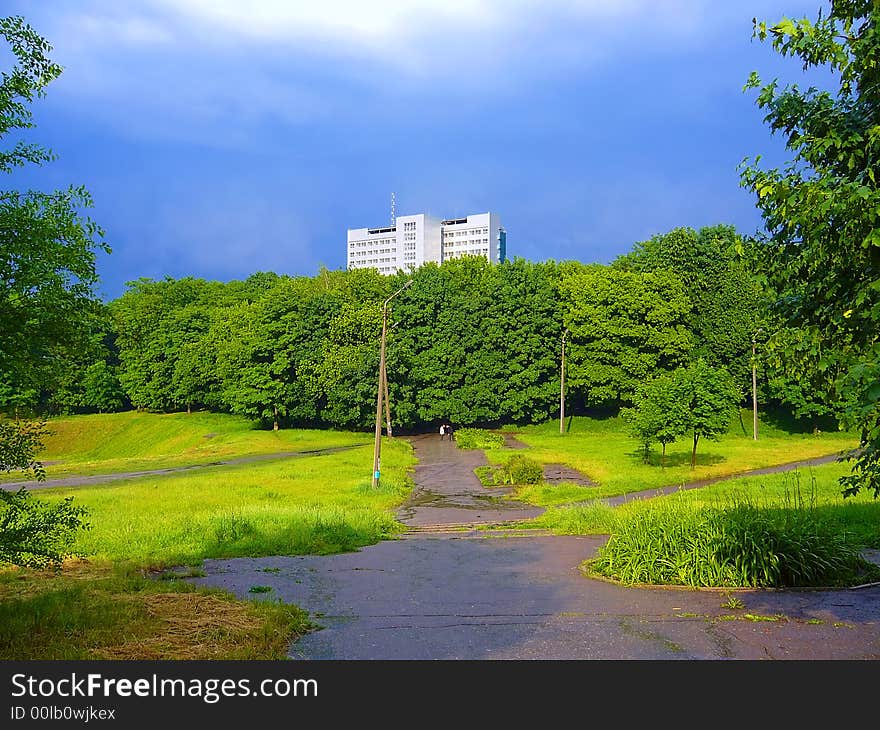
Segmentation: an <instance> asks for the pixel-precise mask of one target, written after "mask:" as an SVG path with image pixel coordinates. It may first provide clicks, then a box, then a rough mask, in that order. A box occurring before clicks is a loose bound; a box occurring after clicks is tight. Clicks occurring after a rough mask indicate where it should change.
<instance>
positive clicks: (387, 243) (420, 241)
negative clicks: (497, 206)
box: [347, 213, 507, 274]
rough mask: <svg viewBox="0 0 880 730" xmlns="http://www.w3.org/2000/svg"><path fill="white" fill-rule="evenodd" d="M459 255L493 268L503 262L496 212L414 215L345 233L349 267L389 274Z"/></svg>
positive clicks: (503, 241)
mask: <svg viewBox="0 0 880 730" xmlns="http://www.w3.org/2000/svg"><path fill="white" fill-rule="evenodd" d="M461 256H484V257H485V258H486V259H488V260H489V261H491V262H492V263H495V264H497V263H501V262H503V261H504V260H505V259H506V258H507V233H506V231H505V230H504V228H503V227H502V226H501V218H500V217H499V216H498V214H497V213H477V214H475V215H469V216H467V217H466V218H451V219H448V220H440V219H439V218H433V217H431V216H429V215H426V214H424V213H419V214H418V215H401V216H397V218H396V219H395V221H394V225H391V226H386V227H384V228H349V229H348V251H347V266H348V268H349V269H376V270H377V271H379V272H380V273H382V274H394V273H396V272H397V271H412V270H413V269H415V268H418V267H419V266H421V265H422V264H424V263H427V262H429V261H433V262H435V263H438V264H441V263H443V262H444V261H448V260H449V259H454V258H459V257H461Z"/></svg>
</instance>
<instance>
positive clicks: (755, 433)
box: [752, 327, 764, 441]
mask: <svg viewBox="0 0 880 730" xmlns="http://www.w3.org/2000/svg"><path fill="white" fill-rule="evenodd" d="M763 331H764V328H763V327H759V328H758V330H757V331H756V332H755V334H753V335H752V437H753V438H754V440H755V441H757V440H758V373H757V368H756V361H755V345H756V344H757V339H758V335H759V334H761V332H763Z"/></svg>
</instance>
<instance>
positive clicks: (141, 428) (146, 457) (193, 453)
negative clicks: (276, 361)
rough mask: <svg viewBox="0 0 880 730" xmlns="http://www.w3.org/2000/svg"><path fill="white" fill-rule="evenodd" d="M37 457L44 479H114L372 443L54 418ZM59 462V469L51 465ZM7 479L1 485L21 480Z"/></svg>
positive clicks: (145, 419) (164, 421)
mask: <svg viewBox="0 0 880 730" xmlns="http://www.w3.org/2000/svg"><path fill="white" fill-rule="evenodd" d="M48 429H49V431H50V434H49V436H48V437H47V438H46V440H45V449H44V450H43V451H42V452H41V453H40V454H39V455H38V458H40V459H41V460H43V461H46V462H49V463H48V464H47V465H46V474H47V476H48V477H50V478H51V477H63V476H70V475H88V474H112V473H118V472H122V471H144V470H149V469H162V468H166V467H173V466H185V465H190V464H208V463H211V462H214V461H218V460H225V459H230V458H235V457H240V456H255V455H261V454H273V453H281V452H289V451H311V450H314V449H324V448H335V447H339V446H354V445H361V444H369V443H372V436H371V435H370V434H366V433H356V432H351V431H331V430H316V429H281V430H279V431H267V430H263V429H259V428H257V427H256V425H255V424H254V423H252V422H250V421H248V420H247V419H244V418H240V417H238V416H232V415H228V414H222V413H206V412H195V413H191V414H186V413H167V414H164V413H139V412H136V411H128V412H125V413H110V414H102V415H88V416H69V417H64V418H53V419H50V420H49V422H48ZM52 462H58V463H52ZM20 478H21V475H20V473H19V474H16V473H14V472H13V473H11V474H8V475H5V476H4V479H5V480H16V479H20Z"/></svg>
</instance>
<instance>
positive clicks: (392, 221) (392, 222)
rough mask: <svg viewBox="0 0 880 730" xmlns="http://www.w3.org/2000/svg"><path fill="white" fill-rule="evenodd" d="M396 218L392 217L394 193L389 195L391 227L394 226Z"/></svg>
mask: <svg viewBox="0 0 880 730" xmlns="http://www.w3.org/2000/svg"><path fill="white" fill-rule="evenodd" d="M396 220H397V219H396V216H395V215H394V193H391V225H392V226H393V225H395V223H396Z"/></svg>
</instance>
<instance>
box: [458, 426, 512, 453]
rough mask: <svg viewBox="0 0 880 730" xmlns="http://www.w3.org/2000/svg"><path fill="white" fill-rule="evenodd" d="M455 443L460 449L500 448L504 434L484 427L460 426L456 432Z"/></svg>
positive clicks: (502, 444)
mask: <svg viewBox="0 0 880 730" xmlns="http://www.w3.org/2000/svg"><path fill="white" fill-rule="evenodd" d="M455 443H456V444H458V448H460V449H500V448H502V447H503V446H504V436H502V435H501V434H500V433H493V432H492V431H486V430H484V429H482V428H460V429H458V430H457V431H456V432H455Z"/></svg>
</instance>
